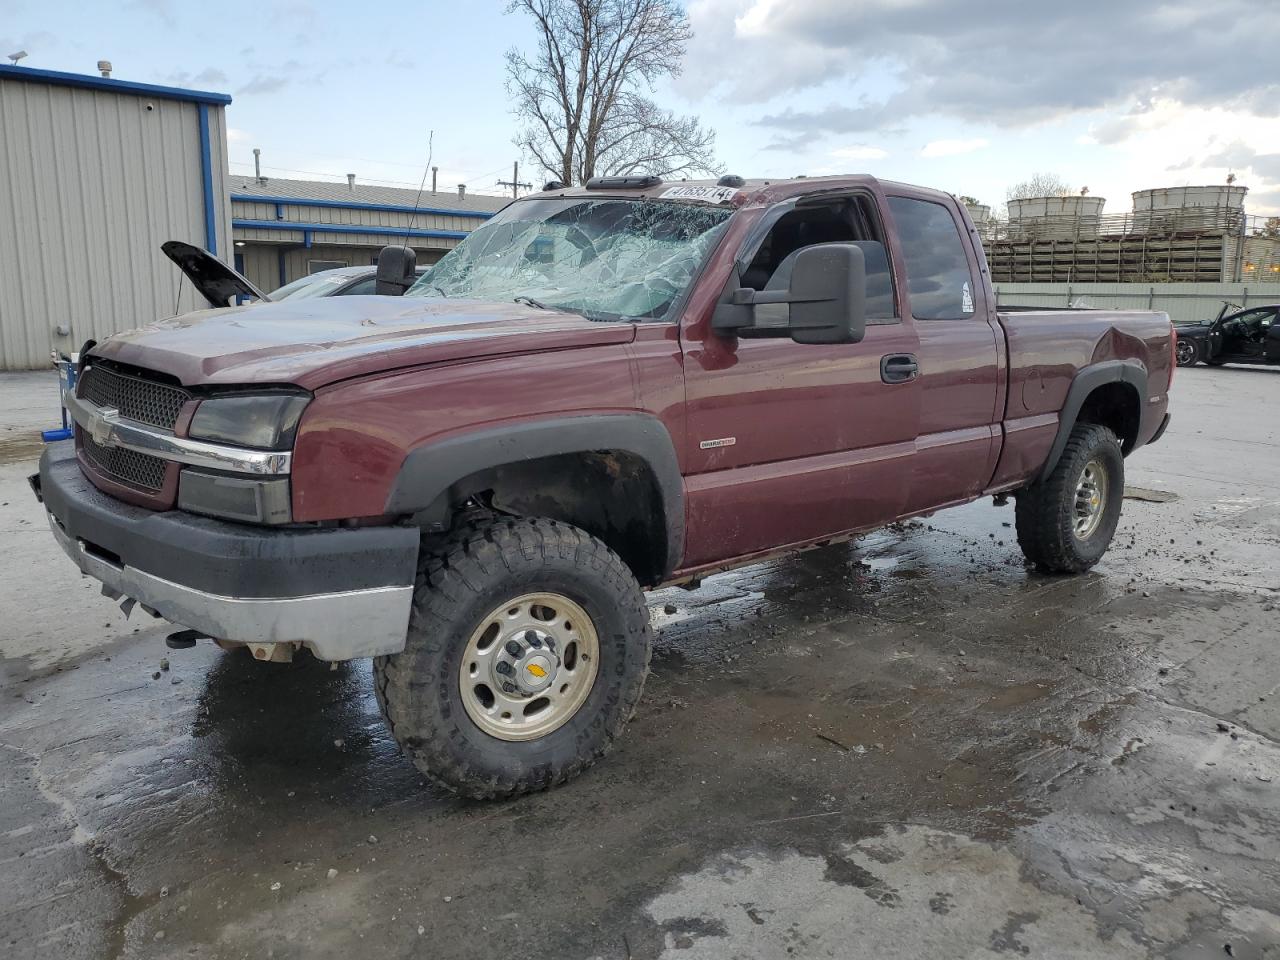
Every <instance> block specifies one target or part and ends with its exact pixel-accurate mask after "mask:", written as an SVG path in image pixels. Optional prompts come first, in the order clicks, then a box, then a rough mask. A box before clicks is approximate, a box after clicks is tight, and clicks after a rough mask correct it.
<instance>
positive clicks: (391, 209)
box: [231, 193, 493, 220]
mask: <svg viewBox="0 0 1280 960" xmlns="http://www.w3.org/2000/svg"><path fill="white" fill-rule="evenodd" d="M231 199H232V200H233V201H235V202H237V203H274V204H275V205H276V216H277V217H279V218H280V219H284V211H283V210H282V209H281V208H282V207H285V206H293V207H336V208H337V209H339V210H377V211H380V212H383V213H414V212H415V211H416V212H417V213H425V214H428V215H433V216H437V217H474V218H475V219H476V220H488V219H489V218H490V217H492V216H493V214H492V213H486V212H484V211H482V210H450V209H448V208H445V207H417V208H415V207H403V206H399V205H397V204H391V203H356V202H354V201H351V200H304V199H301V198H299V197H267V196H261V197H260V196H256V195H255V194H252V193H233V194H231Z"/></svg>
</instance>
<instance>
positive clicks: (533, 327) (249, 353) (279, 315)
mask: <svg viewBox="0 0 1280 960" xmlns="http://www.w3.org/2000/svg"><path fill="white" fill-rule="evenodd" d="M634 337H635V325H634V324H631V323H626V322H618V323H607V322H595V321H591V320H587V319H586V318H585V317H581V316H579V315H578V314H576V313H565V312H561V311H558V310H539V309H537V308H535V307H529V306H525V305H523V304H519V303H489V302H485V301H480V300H444V299H435V298H426V297H409V298H402V297H376V296H370V297H361V296H350V297H322V298H316V299H312V300H296V301H291V300H285V301H281V302H278V303H261V304H255V305H253V306H243V307H227V308H223V309H218V310H202V311H197V312H195V313H188V314H185V315H183V316H180V317H173V318H171V319H168V320H160V321H157V322H156V323H152V324H149V325H147V326H145V327H140V328H138V329H136V330H129V331H126V332H124V333H119V334H116V335H115V336H113V337H110V338H109V339H107V340H104V341H103V342H101V343H99V344H98V345H97V346H96V347H94V348H93V351H92V352H93V355H94V356H99V357H106V358H109V359H112V360H118V361H120V362H122V363H130V364H134V365H135V366H138V367H143V368H145V369H148V370H156V371H160V372H163V373H168V374H171V375H173V376H175V377H177V378H178V380H179V381H181V382H182V383H183V384H184V385H187V386H195V385H199V384H253V383H260V384H268V383H270V384H283V383H292V384H297V385H298V386H301V387H305V388H307V389H315V388H317V387H321V386H324V385H325V384H327V383H333V382H335V381H338V380H344V379H347V378H350V377H356V376H363V375H365V374H370V373H377V372H381V371H384V370H393V369H397V368H401V367H410V366H419V365H422V364H428V363H443V362H448V361H458V360H471V359H477V358H481V357H491V356H502V355H507V354H513V353H533V352H541V351H546V350H564V349H569V348H573V347H586V346H594V345H597V344H610V343H629V342H630V341H631V340H632V339H634Z"/></svg>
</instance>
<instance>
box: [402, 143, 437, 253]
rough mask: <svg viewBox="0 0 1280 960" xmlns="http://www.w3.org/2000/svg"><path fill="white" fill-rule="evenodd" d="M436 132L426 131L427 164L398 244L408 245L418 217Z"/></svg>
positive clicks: (429, 168) (429, 170)
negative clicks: (402, 238) (401, 240)
mask: <svg viewBox="0 0 1280 960" xmlns="http://www.w3.org/2000/svg"><path fill="white" fill-rule="evenodd" d="M435 139H436V132H435V131H434V130H431V131H428V133H427V166H426V168H425V169H424V170H423V171H422V182H421V183H419V184H418V195H417V196H416V197H415V198H414V200H413V213H411V214H409V225H408V226H407V227H405V228H404V240H403V242H401V244H400V246H402V247H407V246H408V245H409V233H410V232H411V231H412V230H413V222H414V221H415V220H417V219H418V204H420V203H422V190H423V188H424V187H426V185H427V174H428V173H430V172H431V156H432V152H433V151H434V150H435Z"/></svg>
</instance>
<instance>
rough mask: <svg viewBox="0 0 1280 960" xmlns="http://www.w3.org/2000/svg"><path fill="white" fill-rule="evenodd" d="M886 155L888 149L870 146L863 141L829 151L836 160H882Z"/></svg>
mask: <svg viewBox="0 0 1280 960" xmlns="http://www.w3.org/2000/svg"><path fill="white" fill-rule="evenodd" d="M888 155H889V151H888V150H883V149H881V148H880V147H870V146H867V145H866V144H865V143H855V144H854V145H853V146H851V147H840V148H839V149H837V150H832V151H831V156H832V157H834V158H835V159H837V160H883V159H884V158H885V157H887V156H888Z"/></svg>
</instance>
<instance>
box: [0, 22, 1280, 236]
mask: <svg viewBox="0 0 1280 960" xmlns="http://www.w3.org/2000/svg"><path fill="white" fill-rule="evenodd" d="M84 6H86V5H82V4H79V3H75V4H73V3H67V2H63V0H0V52H3V53H7V52H9V51H10V50H16V49H22V48H25V49H26V50H28V51H29V53H30V56H29V57H28V58H27V59H26V60H25V61H23V62H24V64H26V65H29V66H33V67H45V68H49V69H59V70H72V71H78V72H92V70H93V67H94V64H95V63H96V62H97V60H99V59H100V58H106V59H110V60H111V61H113V63H114V64H115V76H117V77H119V78H123V79H130V80H140V81H146V82H153V83H169V84H179V85H187V86H194V87H198V88H203V89H212V90H219V91H223V92H227V93H230V94H232V96H233V97H234V102H233V104H232V105H231V107H230V108H229V110H228V114H227V117H228V124H229V126H230V128H231V130H232V142H231V148H230V154H231V155H230V160H231V165H232V166H231V169H232V171H233V172H237V173H244V172H249V171H250V170H251V169H252V163H251V161H252V154H251V150H252V148H253V147H255V146H257V147H261V148H262V151H263V157H264V164H265V165H266V167H267V168H268V172H269V173H272V174H274V175H276V176H296V177H315V176H321V175H324V176H329V177H332V178H335V179H338V178H341V177H342V176H343V175H344V174H345V173H347V172H354V173H356V174H357V175H358V176H360V178H361V179H364V180H369V181H380V182H396V183H403V184H409V183H412V184H414V185H416V183H417V181H418V179H419V178H420V177H421V175H422V170H423V167H424V165H425V163H426V158H427V153H428V139H429V134H430V133H431V131H434V141H433V157H434V160H433V162H434V163H435V164H437V165H438V166H440V168H441V171H440V182H441V185H442V187H445V186H448V187H450V188H452V187H453V186H454V185H456V184H457V183H458V182H466V183H467V184H468V187H469V189H471V190H473V191H480V192H486V193H488V192H498V190H499V188H498V187H497V185H496V184H497V181H498V180H499V179H509V176H510V169H511V162H512V161H513V160H514V159H516V158H517V155H516V152H515V148H514V147H513V146H512V145H511V134H512V127H513V120H512V118H511V116H510V115H509V113H508V112H507V109H508V103H507V100H506V93H505V90H504V86H503V52H504V51H505V50H507V49H508V48H510V47H512V46H527V45H530V44H531V43H532V41H533V36H532V33H531V30H530V29H529V26H528V24H527V23H526V22H524V21H522V20H521V19H520V18H519V17H517V16H506V15H504V14H503V9H504V7H505V4H504V3H503V2H502V0H467V2H462V0H458V2H452V3H450V2H443V0H433V2H420V3H413V2H402V3H375V4H368V5H366V6H364V7H361V6H360V5H358V4H352V3H350V2H349V0H344V2H342V3H336V2H332V3H331V2H325V0H310V2H307V0H289V2H277V3H272V2H270V0H256V2H242V0H223V2H220V3H218V4H216V5H207V6H204V7H203V11H202V10H201V9H200V8H199V7H197V5H195V4H189V3H181V2H178V0H119V2H107V0H104V2H101V3H97V4H94V5H92V7H93V9H89V10H86V9H83V8H84ZM687 9H688V11H689V16H690V18H691V20H692V23H693V27H694V30H695V33H696V36H695V39H694V42H693V44H692V45H691V47H690V51H689V56H688V58H687V60H686V63H685V69H684V73H683V75H682V76H681V77H680V78H678V79H677V80H675V81H674V82H672V83H670V84H668V85H666V86H664V87H663V88H662V89H661V90H659V91H658V97H659V99H660V100H661V101H662V102H664V103H665V104H666V105H668V106H671V107H673V108H675V109H677V110H680V111H682V112H687V113H694V114H697V115H698V116H699V117H700V118H701V119H702V120H703V121H704V122H705V123H707V124H708V125H710V126H712V127H713V128H715V129H716V131H717V132H718V154H719V156H720V158H721V160H722V162H723V163H724V164H725V166H726V168H727V169H729V170H732V171H734V172H739V173H742V174H744V175H765V176H788V175H794V174H799V173H805V174H809V175H818V174H823V173H835V172H869V173H873V174H877V175H880V176H884V177H889V178H893V179H899V180H906V181H911V182H918V183H924V184H928V185H930V186H938V187H942V188H945V189H948V190H952V191H955V192H957V193H967V194H973V195H975V196H977V197H978V198H979V199H980V200H982V201H984V202H987V203H990V204H992V205H993V206H994V205H998V204H999V203H1000V202H1002V201H1003V200H1004V198H1005V191H1006V189H1007V187H1008V186H1009V185H1010V184H1012V183H1014V182H1016V181H1018V180H1020V179H1023V178H1025V177H1027V176H1028V175H1030V174H1032V173H1035V172H1038V171H1045V172H1053V173H1056V174H1058V175H1060V176H1061V177H1063V178H1064V179H1065V180H1066V181H1068V182H1069V183H1070V184H1072V185H1073V186H1074V187H1076V188H1079V187H1082V186H1088V187H1089V189H1090V192H1091V193H1092V194H1093V195H1095V196H1103V197H1106V198H1107V207H1106V210H1107V212H1108V213H1124V212H1126V211H1128V210H1129V208H1130V201H1129V193H1130V192H1131V191H1133V190H1137V189H1142V188H1145V187H1155V186H1175V185H1181V184H1196V183H1220V182H1223V181H1224V180H1225V178H1226V176H1227V174H1228V173H1229V172H1232V171H1234V172H1235V173H1236V174H1237V176H1238V177H1239V182H1241V183H1243V184H1246V185H1248V186H1249V187H1250V188H1251V196H1250V200H1249V202H1248V206H1249V209H1250V212H1251V213H1280V73H1277V71H1276V70H1275V68H1274V63H1275V57H1276V53H1275V49H1274V45H1275V38H1276V37H1278V36H1280V3H1276V2H1273V0H1249V2H1243V0H1213V2H1211V3H1205V2H1203V0H1164V2H1157V0H1106V2H1103V0H1072V2H1071V3H1054V4H1050V3H1041V2H1027V0H972V2H961V0H859V2H852V0H691V2H690V3H689V4H688V7H687ZM361 10H363V11H364V12H365V16H364V18H363V19H358V18H357V17H356V15H355V13H356V12H357V11H361ZM525 174H527V178H528V179H533V180H536V179H538V178H537V176H536V175H535V174H534V173H533V171H525ZM521 179H526V175H522V178H521Z"/></svg>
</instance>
